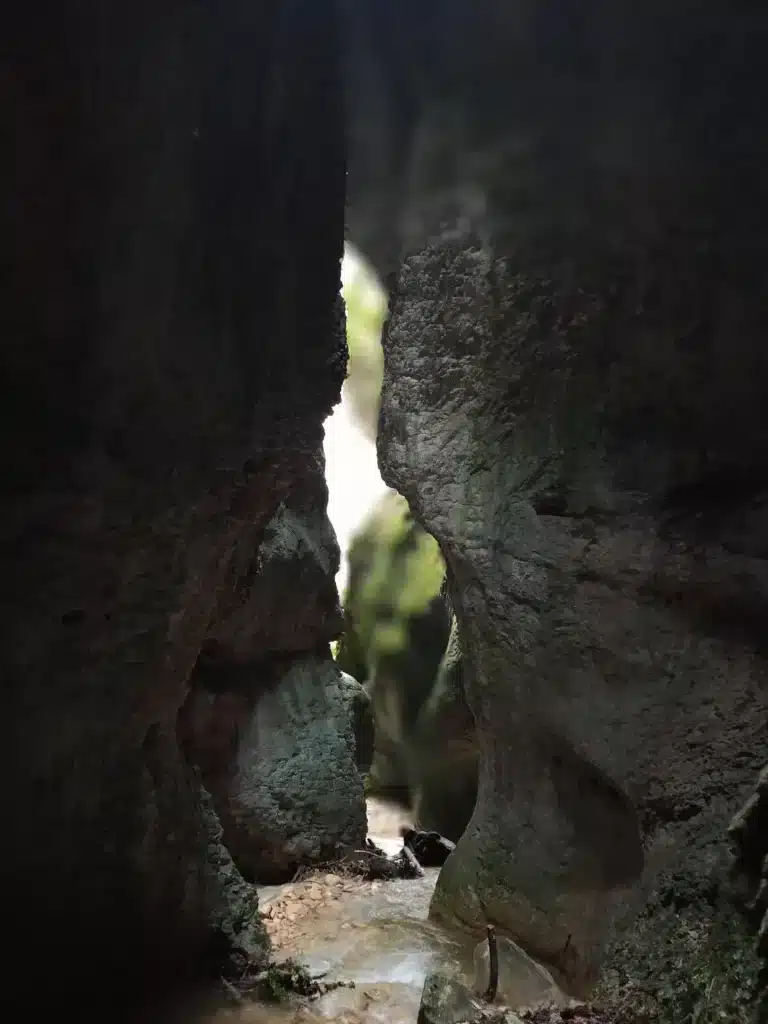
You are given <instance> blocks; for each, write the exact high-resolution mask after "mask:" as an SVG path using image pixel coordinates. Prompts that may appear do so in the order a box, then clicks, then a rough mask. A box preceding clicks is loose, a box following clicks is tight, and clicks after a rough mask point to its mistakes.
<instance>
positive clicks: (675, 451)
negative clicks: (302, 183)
mask: <svg viewBox="0 0 768 1024" xmlns="http://www.w3.org/2000/svg"><path fill="white" fill-rule="evenodd" d="M353 8H354V9H353ZM347 18H348V26H349V32H350V34H351V36H352V38H353V39H354V40H355V50H354V52H353V53H352V55H351V56H350V81H351V82H352V84H353V89H352V90H351V99H350V107H351V122H350V123H351V130H352V138H353V148H352V160H351V164H350V207H349V211H348V230H349V232H350V236H351V238H352V239H353V241H355V242H356V243H357V244H358V245H359V246H360V247H361V248H362V249H363V251H364V252H365V253H366V254H367V255H368V256H370V258H371V259H372V260H374V262H376V263H377V265H378V266H379V267H380V268H381V270H382V272H383V273H385V274H390V277H389V282H390V285H391V287H392V296H391V303H390V316H389V322H388V325H387V327H386V328H385V336H384V347H385V364H386V365H385V381H384V391H383V396H382V412H381V419H380V433H379V459H380V464H381V467H382V471H383V474H384V477H385V479H386V481H387V483H388V484H390V485H391V486H393V487H395V488H396V489H398V490H399V491H400V492H401V493H402V494H403V495H405V497H406V498H407V499H408V501H409V503H410V507H411V509H412V510H413V512H414V514H415V516H416V517H417V518H418V519H419V521H420V522H421V523H422V524H423V525H424V526H425V527H426V528H427V529H428V530H429V531H430V532H432V533H433V534H434V536H435V537H436V538H437V539H438V541H439V543H440V546H441V549H442V551H443V554H444V556H445V559H446V562H447V565H448V573H449V581H450V593H451V600H452V604H453V606H454V609H455V611H456V615H457V619H458V630H459V640H460V644H461V647H462V651H463V655H464V661H463V672H464V679H465V683H464V685H465V689H466V694H467V698H468V701H469V704H470V707H471V709H472V712H473V714H474V717H475V720H476V723H477V730H478V742H479V791H478V799H477V804H476V806H475V811H474V814H473V817H472V819H471V821H470V823H469V826H468V828H467V830H466V832H465V834H464V836H463V837H462V839H461V841H460V843H459V845H458V848H457V850H456V852H455V854H454V855H453V856H452V857H451V858H450V859H449V861H448V863H447V864H446V867H445V869H444V870H443V872H442V874H441V876H440V881H439V883H438V888H437V892H436V895H435V899H434V902H433V907H432V911H433V913H434V914H435V915H436V916H439V917H441V918H444V919H447V920H449V921H453V922H458V923H461V924H462V925H464V926H469V927H473V928H479V926H480V925H481V923H482V919H483V914H484V913H487V914H488V915H489V916H490V917H491V919H493V920H494V921H495V922H496V923H497V924H498V925H499V926H501V927H503V928H504V929H506V930H508V931H509V932H510V933H511V934H512V935H513V937H514V938H516V939H518V940H519V941H520V942H521V943H522V944H523V945H524V946H525V947H526V948H527V949H528V950H529V951H531V952H533V953H535V954H538V955H539V956H541V957H544V958H545V959H546V960H548V961H549V962H550V963H555V964H557V965H558V966H559V967H560V968H561V969H562V970H563V971H564V972H565V974H566V976H568V977H569V978H570V980H571V983H572V984H573V985H574V986H575V987H579V986H580V985H582V984H584V983H586V982H587V981H588V980H589V979H590V978H592V977H594V973H595V967H596V963H597V961H598V959H599V957H600V951H601V949H602V946H603V942H604V940H605V937H606V934H607V932H608V931H609V930H610V924H611V921H612V919H614V918H615V917H617V916H618V915H620V914H622V913H623V912H624V911H626V910H627V909H632V908H637V907H641V906H642V905H643V901H644V899H645V895H644V894H645V893H646V892H647V891H648V889H649V888H651V889H653V888H654V887H661V888H663V887H664V886H666V887H667V888H668V889H669V888H670V887H671V888H672V890H674V892H675V893H677V895H678V896H679V898H680V899H681V901H682V902H683V903H685V901H688V902H690V901H691V900H697V899H703V898H705V897H706V898H709V895H708V894H710V893H711V891H712V887H713V886H714V888H715V890H717V888H718V885H719V881H718V880H719V879H721V878H722V877H723V870H724V868H723V865H724V863H725V860H727V843H726V827H727V824H728V822H729V820H730V817H731V815H732V814H733V813H734V812H735V811H736V810H737V809H738V807H739V806H740V804H741V802H742V801H743V800H744V799H745V798H746V796H747V794H748V793H749V792H750V790H751V788H752V787H753V786H754V784H755V780H756V777H757V773H758V771H759V769H760V768H761V767H762V763H763V761H764V757H765V748H766V738H767V734H766V704H765V697H766V679H767V676H766V646H765V622H766V614H767V613H768V563H766V554H768V455H767V453H768V446H767V445H766V442H767V441H768V419H767V418H766V413H765V409H766V408H767V407H768V406H766V399H768V348H767V347H766V343H765V342H766V326H767V325H768V307H767V306H766V294H768V287H767V286H768V279H767V278H766V266H768V263H767V262H766V256H767V255H768V252H767V249H768V243H767V242H766V239H767V238H768V235H767V234H766V228H768V196H766V191H765V168H766V161H767V158H768V136H766V133H765V130H764V114H763V110H764V105H765V101H766V98H767V94H768V89H767V88H766V76H765V73H764V54H765V49H766V41H767V40H768V20H767V19H768V15H766V14H765V13H764V12H762V11H758V10H757V8H755V6H754V5H752V4H746V3H736V4H728V5H726V4H724V3H716V2H710V3H707V2H697V3H693V2H691V3H682V4H675V5H673V6H670V5H669V4H662V3H656V2H654V0H651V2H648V0H643V2H642V3H641V2H631V0H627V2H624V3H607V2H601V0H593V2H587V3H581V4H572V3H566V2H565V0H544V2H541V0H539V2H535V3H534V2H525V0H521V2H519V3H514V4H510V3H494V2H493V0H488V2H483V3H478V4H473V5H472V6H471V7H469V6H468V5H464V4H459V3H447V4H436V3H432V2H429V0H417V2H416V3H408V4H405V3H403V4H401V3H398V2H393V3H391V4H388V5H376V4H369V5H367V6H366V5H362V6H361V5H359V4H358V5H349V8H348V10H347ZM403 24H407V25H408V31H400V29H399V27H398V26H400V25H403ZM370 181H375V182H376V183H377V184H376V187H375V188H373V189H372V190H371V189H369V182H370ZM383 224H388V225H394V230H384V229H383V227H382V225H383Z"/></svg>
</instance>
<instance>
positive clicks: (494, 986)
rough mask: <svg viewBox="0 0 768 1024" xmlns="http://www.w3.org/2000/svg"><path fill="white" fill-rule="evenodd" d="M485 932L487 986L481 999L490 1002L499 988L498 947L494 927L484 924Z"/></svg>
mask: <svg viewBox="0 0 768 1024" xmlns="http://www.w3.org/2000/svg"><path fill="white" fill-rule="evenodd" d="M485 933H486V936H487V938H488V988H487V989H486V991H485V995H484V996H483V999H485V1001H486V1003H492V1002H493V1001H494V999H495V998H496V993H497V992H498V990H499V947H498V945H497V943H496V929H495V928H494V927H493V925H492V924H488V925H486V926H485Z"/></svg>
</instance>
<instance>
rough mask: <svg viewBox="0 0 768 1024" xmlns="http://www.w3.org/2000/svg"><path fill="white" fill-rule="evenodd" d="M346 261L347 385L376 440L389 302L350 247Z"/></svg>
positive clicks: (355, 412) (358, 414)
mask: <svg viewBox="0 0 768 1024" xmlns="http://www.w3.org/2000/svg"><path fill="white" fill-rule="evenodd" d="M345 260H346V266H345V271H346V273H345V276H346V280H345V283H344V287H343V289H342V294H343V296H344V302H345V305H346V308H347V346H348V348H349V367H348V370H347V381H346V383H345V385H344V387H345V391H346V393H347V396H348V397H349V400H350V405H351V408H352V413H353V415H354V417H355V420H356V421H357V423H358V425H359V427H360V428H361V430H362V431H363V432H364V433H365V435H366V436H367V437H369V438H370V439H371V440H373V439H375V437H376V425H377V423H378V419H379V401H380V396H381V382H382V379H383V375H384V355H383V353H382V349H381V329H382V326H383V324H384V318H385V316H386V311H387V301H386V296H385V294H384V291H383V289H382V287H381V285H380V284H379V282H378V279H377V277H376V275H375V273H374V272H373V271H372V270H371V269H370V268H369V267H368V266H367V265H366V264H365V263H364V262H362V261H361V260H360V258H359V257H357V256H356V255H355V254H354V253H352V252H350V251H349V250H348V251H347V254H346V257H345Z"/></svg>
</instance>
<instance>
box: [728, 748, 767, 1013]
mask: <svg viewBox="0 0 768 1024" xmlns="http://www.w3.org/2000/svg"><path fill="white" fill-rule="evenodd" d="M728 832H729V836H730V838H731V843H732V848H733V853H734V858H735V861H734V869H735V874H736V878H737V881H738V883H739V885H740V888H741V890H742V893H743V900H744V908H745V910H746V913H747V919H748V921H749V923H750V924H751V926H752V928H753V930H754V932H755V933H756V935H757V952H758V956H759V957H760V960H761V962H762V970H761V976H760V979H759V987H760V993H759V1006H758V1011H757V1018H756V1019H757V1021H758V1022H759V1024H763V1022H764V1021H768V767H766V768H764V769H763V770H762V771H761V772H760V775H759V777H758V780H757V785H756V786H755V790H754V792H753V793H752V794H751V795H750V797H749V799H748V800H747V802H746V803H745V805H744V807H742V808H741V810H740V811H739V813H738V814H737V815H736V816H735V817H734V819H733V821H732V822H731V825H730V828H729V830H728Z"/></svg>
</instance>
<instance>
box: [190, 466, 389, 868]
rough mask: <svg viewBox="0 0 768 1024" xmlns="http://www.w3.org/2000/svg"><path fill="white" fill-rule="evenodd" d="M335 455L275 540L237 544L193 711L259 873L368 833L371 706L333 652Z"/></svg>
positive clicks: (201, 757)
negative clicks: (328, 508)
mask: <svg viewBox="0 0 768 1024" xmlns="http://www.w3.org/2000/svg"><path fill="white" fill-rule="evenodd" d="M323 468H324V467H323V459H322V455H319V456H318V459H317V462H316V465H315V470H314V472H307V475H306V479H305V480H304V481H302V483H301V485H298V486H296V487H295V488H294V490H293V491H292V492H291V494H290V495H288V497H287V498H286V499H285V501H284V502H283V503H282V504H281V505H280V507H279V509H278V510H277V512H276V514H275V515H274V516H273V518H272V519H271V520H270V522H269V524H268V525H267V527H266V529H265V530H264V533H263V537H262V538H261V543H260V544H254V542H253V539H252V538H246V543H245V544H244V545H243V546H242V547H241V549H240V550H239V551H238V552H237V553H236V556H235V559H234V560H233V563H232V569H233V573H234V578H235V582H234V585H233V587H232V589H231V590H230V591H229V594H228V595H227V596H228V598H229V600H225V599H223V598H222V599H221V600H220V601H219V604H218V607H217V609H216V613H215V615H214V618H213V619H212V621H211V623H210V625H209V631H208V637H207V639H206V641H205V643H204V645H203V650H202V653H201V656H200V658H199V660H198V664H197V667H196V669H195V672H194V673H193V676H192V679H191V682H190V686H191V693H190V696H189V698H188V700H187V702H186V703H185V705H184V707H183V709H182V711H181V714H180V732H181V736H182V738H183V741H184V744H185V750H186V751H187V753H188V755H189V757H190V759H191V760H192V761H193V762H194V763H196V764H199V765H200V767H201V770H202V774H203V778H204V780H205V784H206V786H207V787H208V788H209V789H210V791H211V794H212V797H213V800H214V804H215V806H216V809H217V811H218V813H219V816H220V818H221V822H222V825H223V829H224V838H225V841H226V843H227V846H228V847H229V849H230V850H231V852H232V854H233V856H234V857H235V860H236V861H237V864H238V866H239V867H240V868H241V870H242V871H243V872H244V874H245V875H246V877H247V878H249V879H251V880H253V881H258V882H265V883H274V882H284V881H289V880H290V879H291V878H292V877H293V876H294V875H295V873H296V870H297V869H298V868H299V867H301V866H302V865H308V864H311V863H313V862H317V863H322V862H327V861H330V860H333V859H334V858H335V857H338V856H341V855H343V853H344V852H345V850H349V849H360V848H361V846H362V844H363V842H364V840H365V834H366V816H365V803H364V795H363V772H362V771H361V770H360V769H361V767H363V768H364V767H365V764H366V760H369V759H370V754H368V755H366V753H365V751H364V750H363V749H362V748H363V747H365V745H366V742H368V745H370V740H368V741H366V736H365V733H366V729H368V731H370V730H371V728H372V726H371V725H370V721H369V720H370V708H369V706H368V705H369V702H368V700H367V697H366V694H365V692H364V691H363V688H362V687H361V686H360V685H359V684H358V683H357V682H356V681H355V680H354V679H352V678H351V677H349V676H344V674H343V673H342V672H340V671H339V669H338V668H337V666H336V663H335V662H334V660H333V659H332V657H331V653H330V647H329V642H330V640H332V639H335V638H336V637H337V636H338V635H339V633H340V631H341V627H342V619H341V610H340V608H339V603H338V595H337V592H336V584H335V582H334V577H335V575H336V572H337V570H338V565H339V549H338V545H337V543H336V538H335V537H334V534H333V530H332V529H331V526H330V523H329V522H328V519H327V517H326V515H325V505H326V499H327V493H326V486H325V481H324V479H323ZM358 748H360V749H358ZM358 761H360V765H358Z"/></svg>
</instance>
